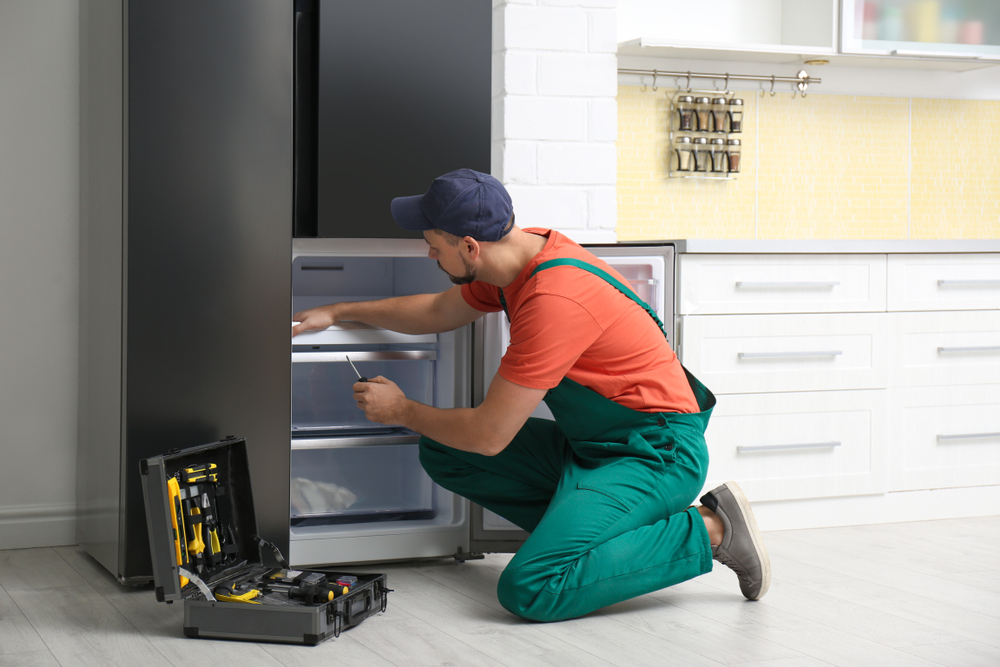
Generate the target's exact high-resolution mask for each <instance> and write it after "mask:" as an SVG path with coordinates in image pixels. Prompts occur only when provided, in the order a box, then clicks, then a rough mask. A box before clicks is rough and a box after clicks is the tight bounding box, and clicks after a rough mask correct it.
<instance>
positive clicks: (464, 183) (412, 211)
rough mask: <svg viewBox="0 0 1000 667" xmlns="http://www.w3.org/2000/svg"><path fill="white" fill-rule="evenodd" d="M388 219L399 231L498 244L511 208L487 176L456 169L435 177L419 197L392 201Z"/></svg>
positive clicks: (500, 186)
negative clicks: (429, 232)
mask: <svg viewBox="0 0 1000 667" xmlns="http://www.w3.org/2000/svg"><path fill="white" fill-rule="evenodd" d="M391 209H392V219H393V220H395V221H396V224H397V225H399V226H400V227H402V228H403V229H409V230H414V231H427V230H428V229H440V230H441V231H443V232H448V233H449V234H454V235H455V236H458V237H466V236H471V237H472V238H474V239H476V240H477V241H499V240H500V239H502V238H503V237H504V235H505V234H507V232H509V231H510V229H511V227H513V225H512V224H509V223H510V222H511V219H512V217H513V215H514V206H513V204H512V203H511V200H510V194H509V193H508V192H507V189H506V188H504V186H503V184H502V183H500V181H498V180H497V179H495V178H493V177H492V176H490V175H489V174H484V173H482V172H478V171H473V170H472V169H457V170H455V171H450V172H448V173H447V174H445V175H444V176H438V177H437V178H436V179H434V182H433V183H431V187H430V188H429V189H428V190H427V192H425V193H424V194H422V195H412V196H410V197H396V198H395V199H393V200H392V206H391Z"/></svg>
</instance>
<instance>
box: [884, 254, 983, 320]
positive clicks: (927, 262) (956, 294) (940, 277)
mask: <svg viewBox="0 0 1000 667" xmlns="http://www.w3.org/2000/svg"><path fill="white" fill-rule="evenodd" d="M888 295H889V296H888V299H889V300H888V306H889V310H897V311H899V310H984V309H985V310H989V309H994V310H995V309H1000V254H997V253H983V254H968V255H959V254H951V255H889V287H888Z"/></svg>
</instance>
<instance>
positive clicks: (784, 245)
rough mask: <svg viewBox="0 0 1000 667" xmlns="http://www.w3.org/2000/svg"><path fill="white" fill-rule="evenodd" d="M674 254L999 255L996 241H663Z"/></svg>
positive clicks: (999, 247) (998, 242)
mask: <svg viewBox="0 0 1000 667" xmlns="http://www.w3.org/2000/svg"><path fill="white" fill-rule="evenodd" d="M665 243H671V244H673V245H674V246H675V247H676V249H677V252H678V253H696V254H727V253H740V254H743V253H753V254H768V253H776V254H777V253H780V254H842V253H844V254H889V253H952V252H1000V239H985V240H941V241H924V240H921V241H863V240H861V241H835V240H829V241H827V240H802V241H777V240H774V241H769V240H756V239H680V240H673V241H666V242H665Z"/></svg>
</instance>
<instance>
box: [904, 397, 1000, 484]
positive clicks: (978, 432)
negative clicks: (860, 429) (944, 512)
mask: <svg viewBox="0 0 1000 667" xmlns="http://www.w3.org/2000/svg"><path fill="white" fill-rule="evenodd" d="M891 418H892V430H891V440H890V442H891V443H892V454H891V460H892V463H891V468H890V470H891V474H890V488H891V490H893V491H903V490H908V489H939V488H947V487H958V486H983V485H988V484H1000V384H989V385H969V386H961V387H948V388H947V389H944V390H942V389H938V388H937V387H911V388H899V389H894V390H893V396H892V401H891Z"/></svg>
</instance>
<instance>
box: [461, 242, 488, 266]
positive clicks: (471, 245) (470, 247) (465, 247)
mask: <svg viewBox="0 0 1000 667" xmlns="http://www.w3.org/2000/svg"><path fill="white" fill-rule="evenodd" d="M482 250H483V247H482V246H481V245H480V244H479V241H477V240H476V239H474V238H472V237H471V236H466V237H465V238H463V239H462V251H463V254H464V255H465V256H466V259H468V260H470V261H473V262H474V261H476V260H477V259H479V253H481V252H482Z"/></svg>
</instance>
